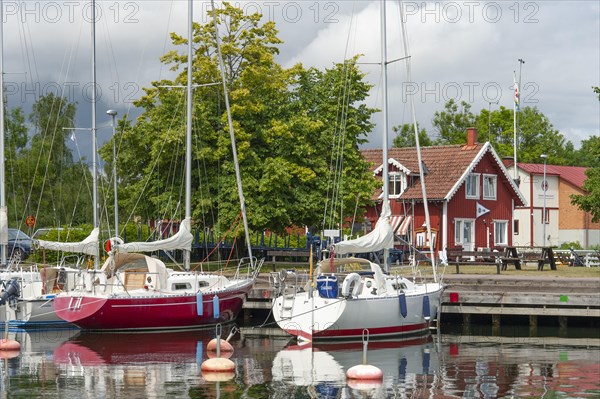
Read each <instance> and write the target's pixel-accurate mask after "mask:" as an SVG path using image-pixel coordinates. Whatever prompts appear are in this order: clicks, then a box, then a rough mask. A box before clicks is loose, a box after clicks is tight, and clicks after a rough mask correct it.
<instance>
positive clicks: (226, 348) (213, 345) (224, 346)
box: [206, 338, 233, 356]
mask: <svg viewBox="0 0 600 399" xmlns="http://www.w3.org/2000/svg"><path fill="white" fill-rule="evenodd" d="M217 341H221V352H233V346H231V344H230V343H229V342H227V341H226V340H224V339H220V340H217V338H213V339H211V340H210V342H209V343H208V345H206V350H207V351H210V352H216V351H217ZM230 356H231V355H230Z"/></svg>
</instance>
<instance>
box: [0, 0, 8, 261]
mask: <svg viewBox="0 0 600 399" xmlns="http://www.w3.org/2000/svg"><path fill="white" fill-rule="evenodd" d="M3 3H4V2H3V1H2V0H0V229H1V230H0V237H1V242H0V245H1V246H2V247H1V248H0V252H2V257H1V260H0V262H1V263H0V265H2V266H4V265H6V251H7V250H8V211H7V209H6V192H5V167H4V4H3Z"/></svg>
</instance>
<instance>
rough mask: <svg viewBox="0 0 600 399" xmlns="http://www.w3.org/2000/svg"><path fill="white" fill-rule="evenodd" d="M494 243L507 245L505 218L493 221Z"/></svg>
mask: <svg viewBox="0 0 600 399" xmlns="http://www.w3.org/2000/svg"><path fill="white" fill-rule="evenodd" d="M494 244H495V245H508V222H507V221H506V220H495V221H494Z"/></svg>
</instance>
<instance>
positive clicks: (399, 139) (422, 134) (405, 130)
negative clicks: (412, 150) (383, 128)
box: [392, 123, 433, 148]
mask: <svg viewBox="0 0 600 399" xmlns="http://www.w3.org/2000/svg"><path fill="white" fill-rule="evenodd" d="M392 130H393V131H394V133H396V137H394V141H393V143H392V146H394V147H398V148H403V147H416V145H417V142H416V140H415V131H414V127H413V125H412V124H410V123H405V124H403V125H401V126H394V127H393V128H392ZM417 131H418V132H419V145H420V146H421V147H429V146H431V145H432V144H433V143H432V141H431V139H430V138H429V136H428V135H427V131H425V129H419V125H418V124H417Z"/></svg>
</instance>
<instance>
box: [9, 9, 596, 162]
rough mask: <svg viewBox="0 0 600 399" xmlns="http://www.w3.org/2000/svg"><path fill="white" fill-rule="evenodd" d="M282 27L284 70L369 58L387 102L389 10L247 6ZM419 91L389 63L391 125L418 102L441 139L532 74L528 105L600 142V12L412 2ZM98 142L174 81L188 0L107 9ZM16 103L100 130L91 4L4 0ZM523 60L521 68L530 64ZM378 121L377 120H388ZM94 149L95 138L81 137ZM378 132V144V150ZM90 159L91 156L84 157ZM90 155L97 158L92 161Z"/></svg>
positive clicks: (392, 38)
mask: <svg viewBox="0 0 600 399" xmlns="http://www.w3.org/2000/svg"><path fill="white" fill-rule="evenodd" d="M233 4H235V5H238V6H240V7H242V8H243V9H244V10H245V11H246V12H249V13H250V12H256V11H259V12H261V13H262V14H263V15H264V19H265V20H273V21H275V22H276V23H277V28H278V29H279V31H280V38H281V39H282V40H283V41H284V44H283V45H282V46H281V49H280V50H281V52H280V56H279V59H278V61H279V62H280V63H281V64H282V65H284V66H291V65H293V64H295V63H298V62H301V63H303V64H304V65H305V66H316V67H320V68H323V67H330V66H332V65H333V64H334V63H336V62H341V61H342V60H343V59H344V58H345V57H351V56H353V55H355V54H363V57H362V61H363V62H364V63H365V64H364V65H363V66H362V68H363V69H364V71H365V72H366V73H367V74H368V79H369V81H371V82H372V83H373V84H375V85H376V86H375V87H374V89H373V91H372V96H371V98H370V99H369V105H372V106H375V107H380V106H381V86H380V80H381V74H380V68H379V67H378V66H377V65H371V63H373V64H374V63H377V62H378V61H379V59H380V28H379V27H380V22H379V7H380V4H379V2H378V1H371V2H365V1H347V0H344V1H313V0H309V1H239V2H233ZM403 4H404V7H405V20H406V27H407V32H408V40H409V46H410V55H411V60H412V82H409V83H407V82H406V68H405V64H404V63H403V62H397V63H394V64H392V65H390V67H389V72H388V74H389V83H390V84H389V97H390V112H389V117H390V126H393V125H397V124H400V123H407V122H410V121H411V118H410V114H409V112H408V111H409V108H408V98H407V96H406V91H407V90H409V91H411V92H413V93H414V95H415V97H414V99H415V106H416V114H417V120H418V121H419V123H420V124H421V125H422V126H423V127H425V128H427V130H428V132H429V133H430V135H432V136H434V135H435V132H434V131H433V129H432V128H431V119H432V118H433V114H434V112H435V111H437V110H441V109H442V108H443V105H444V103H446V101H447V100H448V99H450V98H453V99H455V100H457V101H467V102H468V103H470V104H471V105H472V110H473V111H474V112H479V111H480V110H481V109H482V108H488V107H491V108H492V110H493V109H496V108H498V107H499V106H501V105H502V106H505V107H508V108H512V101H513V100H512V99H513V89H512V85H513V71H516V75H517V79H518V78H519V75H520V76H521V92H522V105H523V106H536V107H538V108H539V109H540V111H541V112H543V113H544V114H545V115H546V116H548V117H549V118H550V121H551V122H552V123H553V125H554V127H555V128H556V129H558V130H559V131H560V132H561V133H563V134H564V135H565V137H566V138H567V139H568V140H571V141H572V142H573V143H574V144H575V145H576V146H578V145H579V142H580V141H581V140H583V139H586V138H589V137H590V136H592V135H598V134H600V133H599V129H600V102H599V101H598V99H597V95H595V94H594V93H593V92H592V89H591V86H598V85H600V2H599V1H598V0H594V1H592V0H589V1H518V2H517V1H465V2H462V1H458V2H453V1H449V2H448V1H446V2H421V1H418V2H412V1H407V2H404V3H403ZM194 8H195V10H194V19H195V20H196V21H200V22H208V21H209V20H208V18H207V16H206V11H207V10H208V9H210V2H207V1H195V2H194ZM97 10H98V12H97V17H96V19H97V23H96V43H97V45H96V46H97V56H96V57H97V81H98V84H99V87H100V93H99V94H100V97H99V101H98V105H97V125H98V127H99V140H100V141H101V142H102V141H103V140H105V139H106V138H107V137H109V136H110V134H111V128H110V120H109V117H108V116H107V115H106V110H108V109H116V110H117V111H118V112H119V117H120V116H122V115H124V114H125V113H129V114H130V115H131V117H135V116H136V115H138V114H139V110H136V109H135V108H134V107H133V105H132V101H133V100H134V99H136V98H138V97H139V96H140V95H141V93H142V88H143V87H145V86H149V83H150V82H151V81H154V80H159V79H161V78H164V77H170V76H171V74H172V72H171V71H169V70H168V69H167V68H165V67H164V66H163V65H161V64H160V62H159V57H160V56H161V55H162V54H164V53H165V52H166V51H168V50H169V49H170V41H169V37H168V34H169V32H173V31H176V32H178V33H180V34H182V35H186V34H187V27H186V24H187V1H184V0H174V1H162V0H144V1H141V0H138V1H115V0H111V1H98V2H97ZM398 10H399V8H398V3H397V2H395V1H388V2H387V11H388V12H387V15H388V18H387V21H388V22H387V24H388V26H387V32H388V58H389V59H390V60H391V59H397V58H400V57H403V56H404V51H403V46H402V41H401V29H400V25H399V18H400V14H399V11H398ZM3 11H4V17H3V28H4V69H5V87H6V88H5V91H6V92H5V95H6V98H7V100H8V106H9V108H12V107H16V106H22V107H23V108H24V109H25V111H26V112H27V113H28V112H29V111H30V107H31V104H32V103H33V102H34V101H35V99H36V98H37V96H39V95H43V94H46V93H48V92H49V91H54V92H57V90H58V91H61V92H62V94H63V95H64V96H66V97H68V98H69V100H71V101H77V102H78V117H77V123H78V124H79V125H80V126H79V127H82V128H84V127H90V126H91V116H90V115H91V104H90V101H89V98H90V96H91V90H90V85H91V81H92V77H91V76H92V75H91V63H90V59H91V55H90V53H91V52H90V42H91V33H90V25H91V23H90V21H91V3H90V2H78V1H67V0H65V1H6V0H4V1H3ZM519 59H522V60H524V63H523V64H520V62H519V61H518V60H519ZM380 120H381V116H380V115H376V116H375V122H376V123H379V122H380ZM77 135H78V143H81V146H80V148H84V149H83V150H81V151H84V152H85V151H88V150H87V149H86V148H90V147H88V146H86V140H88V139H89V137H86V136H89V135H87V134H86V133H85V132H83V131H82V132H78V133H77ZM380 137H381V129H380V128H377V129H376V131H375V132H373V133H372V134H371V136H370V142H369V144H368V147H380V146H381V138H380ZM82 155H84V156H86V154H82ZM88 156H89V155H88Z"/></svg>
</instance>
